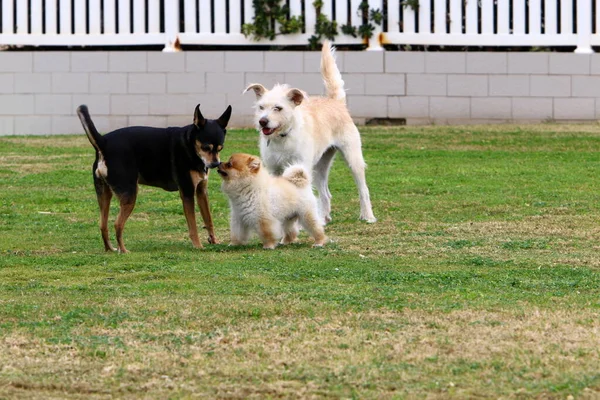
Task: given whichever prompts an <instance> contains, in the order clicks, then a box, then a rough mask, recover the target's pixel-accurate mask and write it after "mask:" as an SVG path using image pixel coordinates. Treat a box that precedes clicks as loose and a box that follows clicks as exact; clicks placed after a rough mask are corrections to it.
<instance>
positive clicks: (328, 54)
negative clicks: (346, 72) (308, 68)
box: [321, 40, 346, 103]
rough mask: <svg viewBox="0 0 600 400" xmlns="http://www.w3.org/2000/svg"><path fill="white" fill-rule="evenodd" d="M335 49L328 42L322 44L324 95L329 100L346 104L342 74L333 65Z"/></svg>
mask: <svg viewBox="0 0 600 400" xmlns="http://www.w3.org/2000/svg"><path fill="white" fill-rule="evenodd" d="M334 55H335V48H334V47H333V46H332V45H331V43H330V42H329V40H326V41H325V42H324V43H323V50H321V75H322V76H323V82H324V83H325V93H327V97H329V98H330V99H336V100H340V101H342V102H344V103H346V91H345V90H344V81H343V80H342V74H340V70H339V68H338V67H337V65H336V63H335V57H334Z"/></svg>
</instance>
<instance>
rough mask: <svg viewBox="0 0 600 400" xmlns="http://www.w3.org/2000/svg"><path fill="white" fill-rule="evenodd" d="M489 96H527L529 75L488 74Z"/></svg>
mask: <svg viewBox="0 0 600 400" xmlns="http://www.w3.org/2000/svg"><path fill="white" fill-rule="evenodd" d="M489 81H490V93H489V94H490V96H529V75H490V77H489Z"/></svg>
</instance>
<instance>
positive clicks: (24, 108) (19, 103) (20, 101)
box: [0, 94, 35, 115]
mask: <svg viewBox="0 0 600 400" xmlns="http://www.w3.org/2000/svg"><path fill="white" fill-rule="evenodd" d="M34 104H35V101H34V97H33V95H32V94H0V115H32V114H35V106H34Z"/></svg>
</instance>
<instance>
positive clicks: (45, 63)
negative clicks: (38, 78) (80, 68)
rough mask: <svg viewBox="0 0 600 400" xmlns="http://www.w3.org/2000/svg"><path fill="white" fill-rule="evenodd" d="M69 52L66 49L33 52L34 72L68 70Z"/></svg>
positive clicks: (69, 67) (69, 64)
mask: <svg viewBox="0 0 600 400" xmlns="http://www.w3.org/2000/svg"><path fill="white" fill-rule="evenodd" d="M70 70H71V53H69V52H66V51H37V52H35V53H33V71H34V72H68V71H70Z"/></svg>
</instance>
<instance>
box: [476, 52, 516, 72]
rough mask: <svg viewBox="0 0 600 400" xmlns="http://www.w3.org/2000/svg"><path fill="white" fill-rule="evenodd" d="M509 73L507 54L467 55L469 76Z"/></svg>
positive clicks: (483, 53)
mask: <svg viewBox="0 0 600 400" xmlns="http://www.w3.org/2000/svg"><path fill="white" fill-rule="evenodd" d="M507 72H508V55H507V53H490V52H481V53H467V73H469V74H506V73H507Z"/></svg>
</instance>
